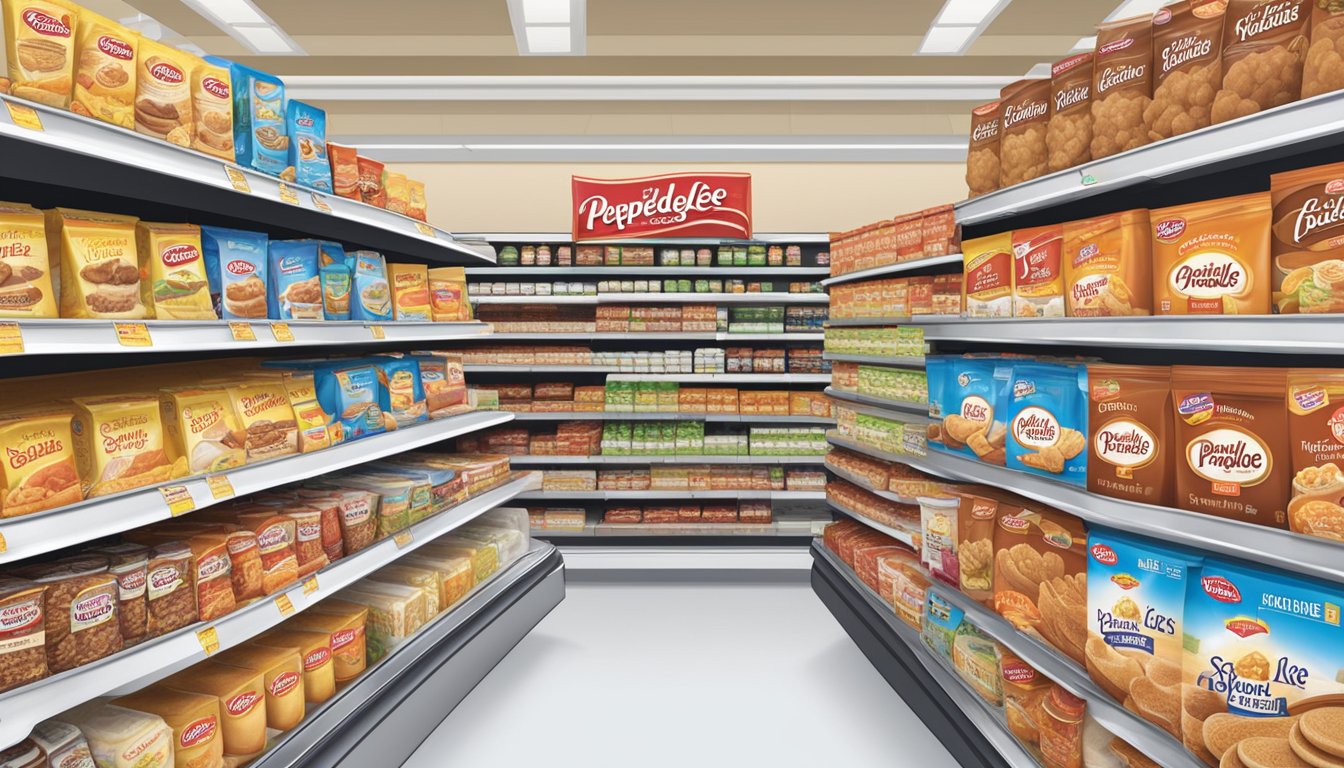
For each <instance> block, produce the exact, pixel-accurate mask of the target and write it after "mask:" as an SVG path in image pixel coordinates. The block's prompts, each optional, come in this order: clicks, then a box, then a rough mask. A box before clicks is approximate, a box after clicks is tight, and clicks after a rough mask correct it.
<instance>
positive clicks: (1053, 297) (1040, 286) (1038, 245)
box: [1012, 224, 1064, 317]
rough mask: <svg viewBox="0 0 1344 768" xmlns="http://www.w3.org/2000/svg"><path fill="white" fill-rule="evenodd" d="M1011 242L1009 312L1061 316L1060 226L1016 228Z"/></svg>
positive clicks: (1061, 245) (1062, 243)
mask: <svg viewBox="0 0 1344 768" xmlns="http://www.w3.org/2000/svg"><path fill="white" fill-rule="evenodd" d="M1012 243H1013V315H1014V316H1016V317H1063V316H1064V260H1063V250H1064V228H1063V227H1062V226H1060V225H1058V224H1056V225H1054V226H1049V227H1033V228H1031V229H1018V230H1014V231H1013V233H1012Z"/></svg>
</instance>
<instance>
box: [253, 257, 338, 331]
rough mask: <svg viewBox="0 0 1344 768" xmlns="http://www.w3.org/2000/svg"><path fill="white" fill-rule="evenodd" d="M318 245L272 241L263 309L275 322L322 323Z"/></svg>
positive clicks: (323, 317) (323, 316)
mask: <svg viewBox="0 0 1344 768" xmlns="http://www.w3.org/2000/svg"><path fill="white" fill-rule="evenodd" d="M317 265H318V241H316V240H273V241H271V245H270V274H271V281H270V283H271V285H270V291H268V292H267V294H266V298H267V307H268V308H269V311H270V315H271V317H272V318H274V319H276V320H323V319H325V315H324V314H323V311H322V281H321V278H320V277H319V276H318V267H317Z"/></svg>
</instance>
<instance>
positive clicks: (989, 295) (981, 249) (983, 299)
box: [912, 232, 1016, 317]
mask: <svg viewBox="0 0 1344 768" xmlns="http://www.w3.org/2000/svg"><path fill="white" fill-rule="evenodd" d="M961 247H962V253H963V255H962V260H963V263H964V270H965V281H966V315H967V317H1012V316H1013V286H1014V278H1015V277H1016V273H1015V272H1014V269H1013V242H1012V233H1011V232H1004V233H1002V234H999V235H992V236H990V237H980V238H975V239H973V240H966V241H965V242H963V243H962V244H961ZM912 314H913V310H912Z"/></svg>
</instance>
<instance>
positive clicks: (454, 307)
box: [429, 267, 471, 323]
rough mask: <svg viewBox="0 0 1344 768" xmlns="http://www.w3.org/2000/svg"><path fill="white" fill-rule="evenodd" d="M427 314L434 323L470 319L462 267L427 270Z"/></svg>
mask: <svg viewBox="0 0 1344 768" xmlns="http://www.w3.org/2000/svg"><path fill="white" fill-rule="evenodd" d="M429 312H430V319H431V320H433V321H434V322H436V323H455V322H458V321H462V320H470V319H471V302H470V301H468V300H467V272H466V270H465V269H463V268H462V267H435V268H434V269H431V270H429Z"/></svg>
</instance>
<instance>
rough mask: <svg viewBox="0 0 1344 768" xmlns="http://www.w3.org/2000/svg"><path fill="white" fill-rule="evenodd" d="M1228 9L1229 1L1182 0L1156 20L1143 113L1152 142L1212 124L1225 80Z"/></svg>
mask: <svg viewBox="0 0 1344 768" xmlns="http://www.w3.org/2000/svg"><path fill="white" fill-rule="evenodd" d="M1226 9H1227V0H1182V1H1181V2H1178V3H1173V4H1171V5H1168V6H1167V7H1165V8H1163V9H1161V10H1160V11H1158V12H1157V13H1156V14H1155V15H1154V16H1153V102H1152V103H1151V104H1149V105H1148V109H1146V110H1145V111H1144V113H1143V118H1144V123H1145V124H1146V125H1147V126H1148V137H1149V138H1150V139H1152V140H1153V141H1160V140H1162V139H1168V138H1171V137H1172V136H1179V135H1181V134H1183V133H1189V132H1190V131H1193V130H1196V129H1198V128H1203V127H1204V126H1206V125H1208V124H1209V122H1210V119H1211V117H1210V115H1211V110H1212V107H1213V99H1214V94H1215V93H1217V91H1218V88H1219V86H1220V85H1221V84H1222V81H1223V59H1222V38H1223V15H1224V11H1225V10H1226Z"/></svg>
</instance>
